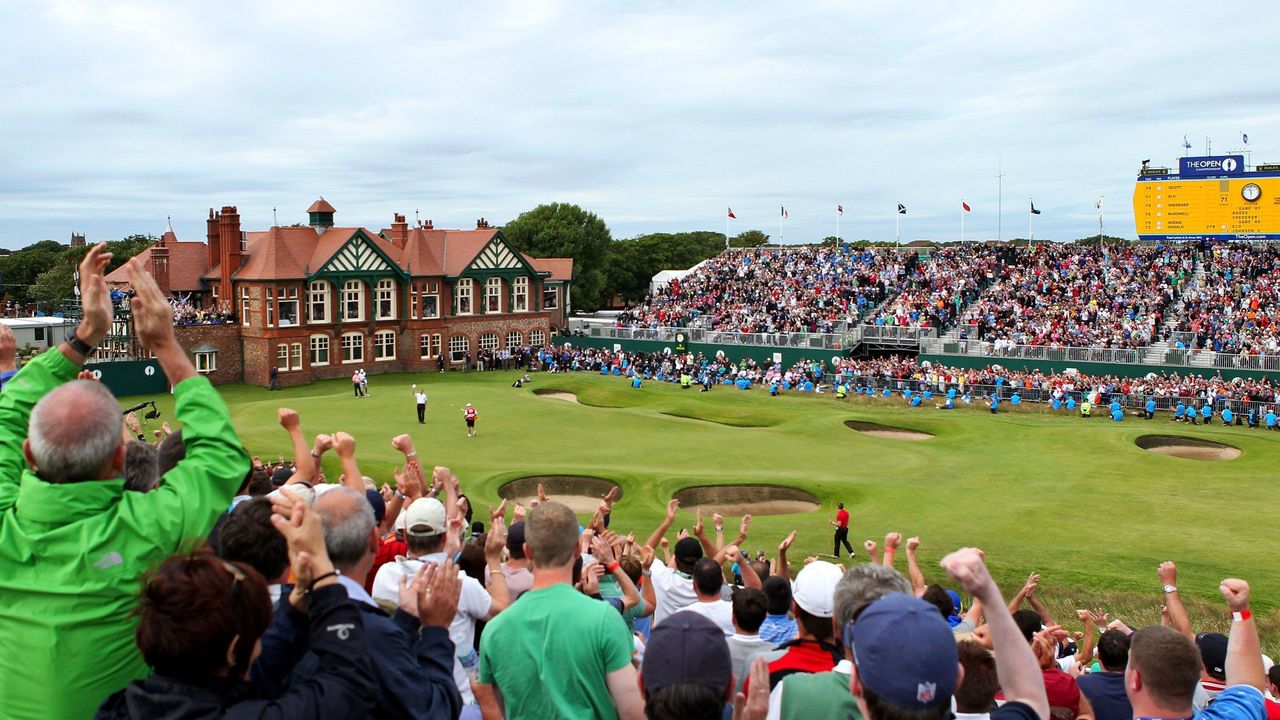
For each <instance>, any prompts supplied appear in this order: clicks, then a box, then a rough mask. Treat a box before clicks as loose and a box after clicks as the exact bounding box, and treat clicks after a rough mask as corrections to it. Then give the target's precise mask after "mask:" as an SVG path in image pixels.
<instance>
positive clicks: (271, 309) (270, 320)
mask: <svg viewBox="0 0 1280 720" xmlns="http://www.w3.org/2000/svg"><path fill="white" fill-rule="evenodd" d="M275 326H276V289H275V288H267V327H275Z"/></svg>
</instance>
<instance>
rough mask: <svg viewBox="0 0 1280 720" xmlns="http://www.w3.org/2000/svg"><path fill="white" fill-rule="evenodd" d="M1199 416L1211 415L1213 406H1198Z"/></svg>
mask: <svg viewBox="0 0 1280 720" xmlns="http://www.w3.org/2000/svg"><path fill="white" fill-rule="evenodd" d="M1200 416H1201V417H1213V408H1212V407H1211V406H1209V405H1205V406H1204V407H1202V408H1200Z"/></svg>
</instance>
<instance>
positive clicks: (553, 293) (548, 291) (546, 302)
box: [542, 287, 560, 310]
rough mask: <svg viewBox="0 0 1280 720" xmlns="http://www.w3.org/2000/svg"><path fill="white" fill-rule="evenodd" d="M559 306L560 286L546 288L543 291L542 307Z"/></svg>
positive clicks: (552, 307)
mask: <svg viewBox="0 0 1280 720" xmlns="http://www.w3.org/2000/svg"><path fill="white" fill-rule="evenodd" d="M558 307H560V288H555V287H549V288H544V289H543V291H542V309H543V310H555V309H556V308H558Z"/></svg>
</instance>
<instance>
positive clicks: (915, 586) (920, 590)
mask: <svg viewBox="0 0 1280 720" xmlns="http://www.w3.org/2000/svg"><path fill="white" fill-rule="evenodd" d="M919 548H920V538H918V537H910V538H907V576H908V577H910V578H911V594H912V595H915V596H916V597H920V596H921V595H924V588H925V584H924V573H922V572H920V561H919V560H918V559H917V558H916V550H918V549H919Z"/></svg>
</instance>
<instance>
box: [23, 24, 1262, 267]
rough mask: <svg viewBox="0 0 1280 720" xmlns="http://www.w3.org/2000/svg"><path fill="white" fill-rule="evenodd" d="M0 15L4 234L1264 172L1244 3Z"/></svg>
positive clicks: (1017, 196) (888, 202) (973, 221)
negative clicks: (1188, 146)
mask: <svg viewBox="0 0 1280 720" xmlns="http://www.w3.org/2000/svg"><path fill="white" fill-rule="evenodd" d="M198 5H199V7H197V3H175V2H168V1H165V2H130V1H125V0H113V1H112V2H89V1H87V0H86V1H83V2H81V1H68V2H49V3H26V2H18V1H17V0H0V27H4V28H5V30H6V32H5V44H4V48H3V50H0V128H3V131H4V140H3V142H0V246H5V247H20V246H22V245H25V244H28V243H30V242H34V241H36V240H41V239H48V238H52V239H56V240H59V241H63V242H66V241H67V240H68V238H69V236H70V234H71V233H72V232H83V233H87V234H88V236H89V238H90V240H91V241H92V240H102V239H113V238H118V237H121V236H123V235H127V234H131V233H154V234H158V233H160V232H162V231H163V229H164V225H165V217H166V216H169V215H172V216H173V225H174V228H175V229H176V230H177V232H178V235H179V237H180V238H182V239H190V240H198V239H203V236H204V222H203V221H204V218H205V217H206V216H207V213H208V210H209V208H210V207H221V206H222V205H237V206H239V210H240V214H241V216H242V218H243V223H244V227H245V229H261V228H265V227H267V226H269V225H270V224H271V222H272V207H273V206H274V207H278V208H279V219H280V223H281V224H289V223H293V222H305V221H306V215H305V212H304V211H305V209H306V207H307V205H309V204H310V203H311V201H312V200H314V199H315V198H316V197H317V196H320V195H323V196H324V197H325V198H327V199H328V200H329V201H330V202H332V203H333V204H334V206H335V207H336V208H337V209H338V215H337V219H338V222H339V223H340V224H344V225H345V224H351V225H365V226H369V227H373V228H381V227H385V226H386V225H387V224H389V222H390V220H391V216H392V213H393V212H397V211H398V212H404V213H406V214H407V215H408V216H409V218H410V220H412V218H413V213H414V211H415V210H417V211H420V213H421V217H422V218H423V219H426V218H431V219H433V220H434V221H435V224H436V227H474V222H475V219H476V218H478V217H481V216H483V217H485V218H487V219H488V220H489V221H490V222H491V223H493V224H498V223H501V222H503V221H505V220H508V219H510V218H512V217H514V216H515V215H517V214H519V213H520V212H522V211H524V210H527V209H530V208H532V207H534V206H535V205H537V204H539V203H543V202H551V201H563V202H571V203H577V204H579V205H582V206H583V207H584V208H587V209H589V210H592V211H594V212H596V213H597V214H599V215H600V216H601V217H602V218H603V219H604V220H605V221H606V222H607V223H608V224H609V226H610V228H611V229H612V231H613V234H614V236H615V237H629V236H632V235H636V234H639V233H644V232H655V231H680V230H695V229H706V230H715V231H723V230H724V227H725V209H726V207H732V208H733V210H734V212H735V214H736V215H737V217H738V219H737V220H736V221H731V225H730V232H732V233H735V234H736V233H738V232H741V231H742V230H747V229H751V228H759V229H761V230H764V231H765V232H766V233H768V234H769V235H770V236H772V237H773V238H774V239H775V240H776V239H777V237H778V233H779V217H778V216H779V208H780V206H783V205H785V206H786V208H787V210H788V211H789V212H790V214H791V217H790V220H788V221H787V222H786V224H785V228H784V232H785V240H786V241H787V242H810V241H815V240H820V239H821V238H822V237H824V236H827V235H832V234H834V231H835V206H836V204H837V203H841V204H843V205H844V216H843V218H842V219H841V228H840V230H841V235H842V236H843V237H846V238H854V239H856V238H862V237H866V238H870V239H876V240H892V239H893V235H894V218H895V213H894V208H895V204H896V203H897V202H899V201H901V202H902V203H903V204H905V205H906V206H907V209H908V212H907V214H906V215H904V216H902V218H901V219H902V240H903V241H904V242H905V241H909V240H915V239H922V238H928V239H936V240H950V239H956V238H958V236H959V230H960V228H959V225H960V201H961V199H962V198H964V199H966V200H967V201H968V202H969V204H970V205H971V206H972V208H973V212H972V213H971V214H970V215H969V216H968V217H967V219H966V236H967V237H968V238H969V239H979V238H994V237H996V235H997V232H999V230H998V227H997V217H998V214H997V203H998V200H997V193H998V185H997V180H996V175H997V172H998V168H999V167H1000V163H1001V161H1002V162H1003V172H1004V175H1005V178H1004V183H1003V188H1004V189H1003V208H1004V211H1003V230H1002V235H1003V237H1006V238H1008V237H1011V236H1025V235H1026V233H1027V218H1028V215H1027V203H1028V199H1029V198H1034V199H1035V204H1036V207H1037V208H1039V209H1041V210H1042V211H1043V214H1042V215H1040V216H1039V217H1038V218H1036V221H1037V222H1036V228H1035V232H1036V235H1037V236H1038V237H1046V238H1052V239H1072V238H1076V237H1080V236H1083V235H1088V234H1092V233H1096V232H1097V215H1096V213H1095V211H1094V202H1095V201H1096V200H1097V199H1098V197H1099V196H1105V198H1106V201H1105V208H1106V214H1105V220H1106V228H1107V231H1108V232H1109V233H1114V234H1120V235H1124V236H1128V237H1132V236H1134V234H1135V233H1134V226H1133V219H1132V194H1133V185H1134V177H1135V176H1136V174H1137V169H1138V165H1139V162H1140V161H1141V160H1143V159H1146V158H1150V159H1152V160H1153V163H1155V164H1162V163H1173V164H1176V161H1177V158H1178V156H1179V154H1180V153H1181V152H1182V149H1181V143H1182V138H1183V134H1184V133H1185V134H1187V135H1189V136H1190V139H1191V141H1192V143H1193V144H1194V145H1195V146H1196V147H1195V152H1196V153H1197V154H1202V153H1203V150H1204V146H1205V139H1206V137H1210V138H1212V142H1213V149H1214V152H1215V153H1220V152H1222V151H1224V150H1227V149H1228V148H1236V147H1239V146H1240V133H1241V132H1242V131H1243V132H1247V133H1248V134H1249V139H1250V145H1249V146H1248V147H1249V148H1251V149H1252V150H1253V155H1252V157H1253V160H1254V161H1255V162H1263V161H1276V162H1280V73H1277V72H1275V68H1276V67H1277V66H1280V43H1278V42H1276V38H1277V37H1280V13H1276V12H1272V11H1270V10H1267V9H1266V8H1267V7H1270V6H1269V5H1267V4H1266V3H1254V4H1246V3H1239V4H1237V3H1217V4H1208V5H1206V4H1205V3H1202V2H1201V3H1192V2H1185V3H1179V2H1163V3H1158V4H1157V3H1137V2H1134V3H1129V2H1115V1H1114V0H1108V1H1105V2H1065V1H1058V2H1052V3H1034V2H1031V3H1029V2H1025V1H1023V2H970V3H956V2H937V3H930V2H917V3H912V4H910V6H909V7H903V8H899V7H891V6H893V5H900V4H898V3H871V2H852V1H850V0H844V1H830V2H805V1H803V0H790V1H788V2H776V1H774V2H734V3H689V2H642V3H619V2H589V1H583V0H579V1H578V2H567V1H566V2H560V1H557V0H547V1H543V0H517V1H515V2H482V1H473V2H466V3H443V2H434V3H427V2H421V1H419V2H412V1H405V2H394V1H387V2H378V1H376V0H366V1H365V2H359V3H355V2H350V1H349V0H344V1H343V2H322V1H318V0H306V1H305V2H304V1H301V0H299V1H281V0H269V1H260V2H233V1H231V0H224V1H223V2H218V3H200V4H198Z"/></svg>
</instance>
